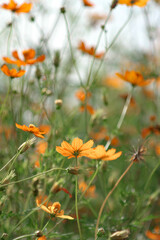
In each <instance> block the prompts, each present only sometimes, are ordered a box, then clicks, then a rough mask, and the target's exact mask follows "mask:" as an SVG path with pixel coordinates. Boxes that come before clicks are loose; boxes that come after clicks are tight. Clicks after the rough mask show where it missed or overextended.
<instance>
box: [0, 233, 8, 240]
mask: <svg viewBox="0 0 160 240" xmlns="http://www.w3.org/2000/svg"><path fill="white" fill-rule="evenodd" d="M7 237H8V234H7V233H2V235H1V238H0V239H2V240H3V239H6V238H7Z"/></svg>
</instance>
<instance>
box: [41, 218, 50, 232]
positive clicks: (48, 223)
mask: <svg viewBox="0 0 160 240" xmlns="http://www.w3.org/2000/svg"><path fill="white" fill-rule="evenodd" d="M50 220H51V218H50V219H49V220H48V221H47V223H46V224H45V225H44V227H43V228H42V232H43V231H44V229H45V228H46V227H47V225H48V224H49V222H50Z"/></svg>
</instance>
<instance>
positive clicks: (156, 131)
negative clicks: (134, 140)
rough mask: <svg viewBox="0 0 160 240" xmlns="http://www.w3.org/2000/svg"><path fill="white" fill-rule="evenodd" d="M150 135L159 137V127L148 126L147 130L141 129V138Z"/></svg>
mask: <svg viewBox="0 0 160 240" xmlns="http://www.w3.org/2000/svg"><path fill="white" fill-rule="evenodd" d="M151 133H154V134H155V135H159V134H160V125H155V126H149V127H147V128H143V129H142V132H141V135H142V137H143V138H146V137H147V136H148V135H149V134H151Z"/></svg>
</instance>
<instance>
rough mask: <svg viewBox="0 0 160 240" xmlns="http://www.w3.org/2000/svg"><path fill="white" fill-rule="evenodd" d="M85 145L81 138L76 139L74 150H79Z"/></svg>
mask: <svg viewBox="0 0 160 240" xmlns="http://www.w3.org/2000/svg"><path fill="white" fill-rule="evenodd" d="M82 145H83V141H82V140H81V139H80V138H75V139H74V140H73V141H72V147H73V148H74V150H75V151H76V150H78V149H79V148H80V147H81V146H82Z"/></svg>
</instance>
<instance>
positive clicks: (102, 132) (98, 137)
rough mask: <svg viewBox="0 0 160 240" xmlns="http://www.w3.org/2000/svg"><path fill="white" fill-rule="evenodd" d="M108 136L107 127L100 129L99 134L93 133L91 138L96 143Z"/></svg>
mask: <svg viewBox="0 0 160 240" xmlns="http://www.w3.org/2000/svg"><path fill="white" fill-rule="evenodd" d="M106 135H107V129H106V128H105V127H100V129H99V131H98V132H91V133H90V136H91V137H92V138H93V139H94V140H96V141H100V140H102V139H104V138H105V137H106Z"/></svg>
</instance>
